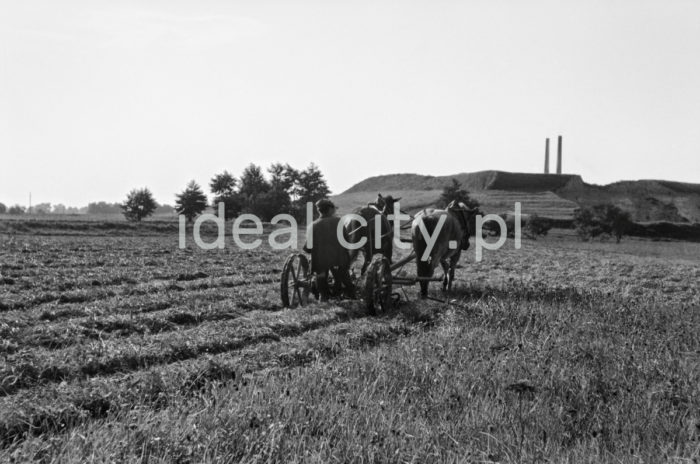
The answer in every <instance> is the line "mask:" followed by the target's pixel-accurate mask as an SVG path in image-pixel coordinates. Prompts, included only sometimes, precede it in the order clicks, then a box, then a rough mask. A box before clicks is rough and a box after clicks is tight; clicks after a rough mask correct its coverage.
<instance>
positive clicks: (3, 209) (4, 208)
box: [0, 203, 7, 214]
mask: <svg viewBox="0 0 700 464" xmlns="http://www.w3.org/2000/svg"><path fill="white" fill-rule="evenodd" d="M6 212H7V206H5V204H4V203H0V214H5V213H6Z"/></svg>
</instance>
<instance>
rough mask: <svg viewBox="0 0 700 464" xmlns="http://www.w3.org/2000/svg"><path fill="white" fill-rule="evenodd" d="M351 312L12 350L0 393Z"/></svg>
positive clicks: (221, 347) (278, 332)
mask: <svg viewBox="0 0 700 464" xmlns="http://www.w3.org/2000/svg"><path fill="white" fill-rule="evenodd" d="M352 316H353V315H352V314H350V313H347V312H343V311H334V312H329V311H325V312H324V311H319V312H317V313H316V314H313V316H312V317H309V318H306V319H299V318H298V316H297V315H296V314H295V313H294V312H290V311H287V312H283V313H270V312H267V311H265V312H260V311H254V312H251V313H249V314H248V315H247V316H246V317H243V318H238V319H236V320H233V321H231V320H227V321H217V322H215V323H214V322H210V323H206V324H202V325H199V326H196V327H194V328H190V329H185V330H178V331H175V332H166V333H162V334H153V335H150V336H148V337H140V336H138V335H136V336H130V337H126V338H122V339H112V340H100V341H97V342H92V343H91V344H90V345H89V346H86V345H78V346H70V347H67V348H64V349H59V350H33V351H30V352H20V353H15V354H13V355H9V356H8V357H7V359H6V361H5V362H4V363H3V365H2V367H0V396H7V395H11V394H13V393H14V392H16V391H18V390H21V389H24V388H28V387H32V386H34V385H38V384H47V383H56V382H63V381H71V380H75V379H80V378H88V377H91V376H96V375H107V374H114V373H118V372H131V371H135V370H139V369H144V368H147V367H149V366H152V365H156V364H168V363H173V362H176V361H182V360H185V359H193V358H196V357H198V356H200V355H203V354H216V353H223V352H227V351H232V350H237V349H241V348H243V347H245V346H249V345H252V344H256V343H260V342H263V341H266V340H276V339H279V338H280V337H286V336H292V335H296V334H299V333H302V332H305V331H308V330H313V329H316V328H319V327H324V326H327V325H331V324H334V323H337V322H338V321H341V320H343V319H347V318H349V317H352Z"/></svg>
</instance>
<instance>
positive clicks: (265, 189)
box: [120, 163, 331, 221]
mask: <svg viewBox="0 0 700 464" xmlns="http://www.w3.org/2000/svg"><path fill="white" fill-rule="evenodd" d="M209 191H210V193H211V195H212V200H211V203H209V202H208V201H207V196H206V194H205V193H204V190H203V189H202V187H201V186H200V185H199V184H198V183H197V182H195V181H194V180H192V181H190V182H189V183H188V184H187V186H186V187H185V189H184V190H183V191H182V192H180V193H177V194H176V195H175V212H176V213H178V214H181V215H183V216H184V217H185V218H186V219H187V220H188V221H192V220H194V218H196V217H197V216H198V215H200V214H201V213H202V212H204V210H205V209H206V208H207V207H208V206H211V207H212V208H214V209H217V208H218V205H219V203H221V204H223V205H224V212H225V215H226V217H227V218H234V217H237V216H238V215H240V214H244V213H249V214H254V215H256V216H257V217H259V218H260V219H261V220H263V221H269V220H270V219H272V218H273V217H274V216H275V215H277V214H291V215H292V216H294V217H295V218H296V219H297V220H301V219H303V218H304V217H305V214H306V204H307V202H311V203H315V202H316V201H318V200H320V199H322V198H326V197H328V195H330V193H331V192H330V189H329V188H328V184H327V183H326V180H325V178H324V177H323V173H322V172H321V170H320V169H319V168H318V166H316V165H315V164H313V163H311V164H310V165H309V166H308V167H307V168H306V169H303V170H298V169H295V168H293V167H292V166H290V165H289V164H281V163H273V164H272V165H271V166H270V167H269V168H268V169H267V172H266V173H265V172H263V169H262V168H261V167H260V166H257V165H255V164H253V163H251V164H249V165H248V166H247V167H246V168H245V169H244V170H243V172H242V173H241V175H240V177H235V176H234V175H233V174H231V173H230V172H228V171H226V170H225V171H223V172H221V173H219V174H215V175H214V176H213V177H212V178H211V180H210V182H209ZM156 205H157V204H156V202H155V199H154V198H153V194H152V193H151V191H150V190H149V189H148V188H142V189H135V190H132V191H131V192H129V194H128V195H127V198H126V201H125V202H124V203H122V204H121V205H120V208H121V210H122V212H123V214H124V216H125V217H126V219H127V220H129V221H141V220H142V219H144V218H146V217H148V216H150V215H151V214H153V213H154V212H155V210H156V207H157V206H156Z"/></svg>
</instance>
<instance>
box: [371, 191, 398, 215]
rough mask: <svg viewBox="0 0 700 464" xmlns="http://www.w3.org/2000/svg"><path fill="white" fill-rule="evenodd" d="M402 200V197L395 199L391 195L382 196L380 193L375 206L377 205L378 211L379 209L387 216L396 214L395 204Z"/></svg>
mask: <svg viewBox="0 0 700 464" xmlns="http://www.w3.org/2000/svg"><path fill="white" fill-rule="evenodd" d="M400 200H401V197H398V198H394V197H392V196H391V195H387V196H382V194H381V193H378V194H377V201H376V202H375V204H376V205H377V209H379V211H381V212H382V214H384V215H385V216H386V215H389V214H393V213H394V203H397V202H399V201H400Z"/></svg>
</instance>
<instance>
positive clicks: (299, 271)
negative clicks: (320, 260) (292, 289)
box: [296, 259, 301, 279]
mask: <svg viewBox="0 0 700 464" xmlns="http://www.w3.org/2000/svg"><path fill="white" fill-rule="evenodd" d="M296 275H297V279H298V278H299V276H300V275H301V259H300V260H299V263H298V264H297V272H296Z"/></svg>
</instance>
